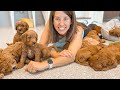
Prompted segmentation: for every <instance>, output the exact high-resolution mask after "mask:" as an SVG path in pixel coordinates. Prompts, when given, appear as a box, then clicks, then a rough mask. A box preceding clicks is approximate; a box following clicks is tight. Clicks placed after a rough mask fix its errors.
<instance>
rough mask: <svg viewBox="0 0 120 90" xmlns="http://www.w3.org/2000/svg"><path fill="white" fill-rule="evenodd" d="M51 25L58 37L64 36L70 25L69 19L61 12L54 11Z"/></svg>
mask: <svg viewBox="0 0 120 90" xmlns="http://www.w3.org/2000/svg"><path fill="white" fill-rule="evenodd" d="M53 24H54V28H55V29H56V31H57V32H58V33H59V34H60V35H62V36H65V35H66V33H67V31H68V30H69V28H70V25H71V18H70V17H69V16H68V15H67V14H65V13H64V12H63V11H56V12H55V15H54V19H53Z"/></svg>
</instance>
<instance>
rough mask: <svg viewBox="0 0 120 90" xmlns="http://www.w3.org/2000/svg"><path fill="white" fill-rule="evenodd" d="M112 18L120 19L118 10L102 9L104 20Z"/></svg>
mask: <svg viewBox="0 0 120 90" xmlns="http://www.w3.org/2000/svg"><path fill="white" fill-rule="evenodd" d="M114 18H117V19H119V20H120V11H104V17H103V21H104V22H107V21H109V20H111V19H114Z"/></svg>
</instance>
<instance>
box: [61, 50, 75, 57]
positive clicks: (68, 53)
mask: <svg viewBox="0 0 120 90" xmlns="http://www.w3.org/2000/svg"><path fill="white" fill-rule="evenodd" d="M59 55H60V56H63V57H73V53H72V52H71V51H70V50H63V51H62V52H60V53H59Z"/></svg>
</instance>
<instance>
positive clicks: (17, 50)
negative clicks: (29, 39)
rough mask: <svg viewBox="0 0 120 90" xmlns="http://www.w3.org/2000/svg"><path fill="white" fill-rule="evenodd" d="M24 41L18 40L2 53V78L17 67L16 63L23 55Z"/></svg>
mask: <svg viewBox="0 0 120 90" xmlns="http://www.w3.org/2000/svg"><path fill="white" fill-rule="evenodd" d="M21 49H22V43H20V42H17V43H15V44H13V45H10V46H8V47H7V48H5V49H3V50H2V52H1V54H0V78H2V77H3V76H4V75H6V74H9V73H11V72H12V71H13V69H14V68H15V67H16V64H17V62H16V61H18V60H19V59H20V57H21Z"/></svg>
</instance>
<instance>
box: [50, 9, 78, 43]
mask: <svg viewBox="0 0 120 90" xmlns="http://www.w3.org/2000/svg"><path fill="white" fill-rule="evenodd" d="M63 12H64V13H65V14H67V15H68V16H69V17H70V18H71V23H72V24H71V25H70V28H69V30H68V31H67V34H66V41H67V42H70V41H71V40H72V38H73V35H74V34H75V32H76V16H75V11H63ZM54 15H55V11H51V12H50V17H49V28H50V31H51V40H52V42H53V43H54V42H57V41H58V40H59V33H58V32H57V31H56V30H55V28H54V25H53V19H54Z"/></svg>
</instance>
